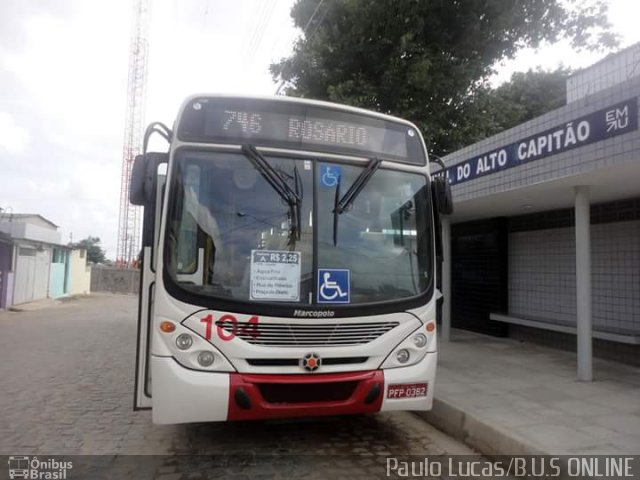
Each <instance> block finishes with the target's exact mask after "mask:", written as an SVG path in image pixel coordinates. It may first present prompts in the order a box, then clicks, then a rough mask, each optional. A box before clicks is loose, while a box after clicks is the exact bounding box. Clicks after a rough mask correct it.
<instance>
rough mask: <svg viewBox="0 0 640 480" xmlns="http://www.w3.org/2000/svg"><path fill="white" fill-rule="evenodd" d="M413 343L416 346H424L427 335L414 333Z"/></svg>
mask: <svg viewBox="0 0 640 480" xmlns="http://www.w3.org/2000/svg"><path fill="white" fill-rule="evenodd" d="M413 344H414V345H415V346H416V347H418V348H422V347H424V346H425V345H426V344H427V336H426V335H425V334H424V333H416V334H415V335H414V336H413Z"/></svg>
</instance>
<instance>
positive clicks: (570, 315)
mask: <svg viewBox="0 0 640 480" xmlns="http://www.w3.org/2000/svg"><path fill="white" fill-rule="evenodd" d="M566 88H567V103H566V105H565V106H563V107H561V108H559V109H557V110H554V111H551V112H548V113H547V114H545V115H542V116H540V117H538V118H535V119H533V120H531V121H528V122H526V123H523V124H521V125H519V126H517V127H514V128H511V129H509V130H506V131H504V132H501V133H500V134H498V135H495V136H492V137H490V138H487V139H485V140H483V141H481V142H478V143H476V144H473V145H470V146H468V147H466V148H463V149H462V150H459V151H457V152H455V153H453V154H451V155H448V156H447V157H445V158H444V161H445V165H446V167H447V168H446V170H445V171H444V172H442V171H441V172H440V174H446V175H447V176H448V177H449V180H450V182H451V184H452V191H453V199H454V205H455V212H454V214H453V215H452V216H451V217H449V218H448V219H446V220H445V221H444V222H443V238H444V263H443V266H442V268H443V277H442V280H443V285H442V290H443V293H444V295H445V297H444V298H445V300H444V305H443V332H442V334H443V337H444V339H445V341H446V340H447V338H448V336H449V326H453V327H457V328H463V329H468V330H474V331H477V332H481V333H486V334H491V335H497V336H509V337H514V338H518V339H521V340H526V341H534V342H541V343H544V344H547V345H553V346H557V347H560V348H567V349H573V350H575V349H576V347H577V350H578V378H579V379H582V380H590V379H591V358H592V354H595V355H596V356H602V357H606V358H610V359H614V360H618V361H622V362H627V363H633V364H636V365H638V364H640V130H639V129H638V97H639V96H640V44H636V45H633V46H631V47H629V48H627V49H625V50H623V51H621V52H619V53H617V54H614V55H610V56H608V57H606V58H605V59H603V60H602V61H600V62H598V63H596V64H595V65H593V66H591V67H589V68H586V69H584V70H582V71H579V72H577V73H575V74H574V75H573V76H571V77H570V78H569V79H568V80H567V85H566Z"/></svg>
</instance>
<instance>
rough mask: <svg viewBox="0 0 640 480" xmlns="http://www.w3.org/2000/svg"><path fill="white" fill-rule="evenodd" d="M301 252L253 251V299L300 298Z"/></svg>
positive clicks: (287, 300) (293, 300) (288, 300)
mask: <svg viewBox="0 0 640 480" xmlns="http://www.w3.org/2000/svg"><path fill="white" fill-rule="evenodd" d="M300 259H301V255H300V252H289V251H285V250H252V251H251V288H250V298H251V300H272V301H277V302H297V301H299V300H300Z"/></svg>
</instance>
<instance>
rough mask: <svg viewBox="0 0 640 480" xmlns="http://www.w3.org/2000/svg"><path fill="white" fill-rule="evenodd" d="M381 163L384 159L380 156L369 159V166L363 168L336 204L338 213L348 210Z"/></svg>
mask: <svg viewBox="0 0 640 480" xmlns="http://www.w3.org/2000/svg"><path fill="white" fill-rule="evenodd" d="M381 163H382V160H380V159H379V158H372V159H371V160H369V163H367V166H366V167H365V168H364V170H362V173H360V175H358V178H356V179H355V181H354V182H353V185H351V187H349V190H347V193H345V194H344V196H343V197H342V198H341V199H340V201H339V202H338V204H337V205H336V208H335V211H336V212H337V213H338V215H340V214H342V213H344V212H345V210H347V209H348V208H349V207H350V206H351V205H352V204H353V202H354V201H355V199H356V198H357V196H358V195H359V194H360V192H361V191H362V189H363V188H364V187H365V186H366V185H367V183H369V180H371V177H372V176H373V174H374V173H376V170H378V168H379V167H380V164H381Z"/></svg>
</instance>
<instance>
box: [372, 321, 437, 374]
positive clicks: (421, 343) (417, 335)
mask: <svg viewBox="0 0 640 480" xmlns="http://www.w3.org/2000/svg"><path fill="white" fill-rule="evenodd" d="M435 341H436V339H435V332H432V333H424V325H421V326H420V327H419V328H417V329H416V330H414V331H413V332H411V334H410V335H408V336H407V337H406V338H405V339H404V340H403V341H402V342H400V344H399V345H398V346H396V348H395V349H394V350H393V351H392V352H391V353H390V354H389V355H388V356H387V358H385V360H384V362H382V365H380V368H382V369H385V368H398V367H408V366H410V365H415V364H416V363H418V362H420V361H421V360H422V359H423V358H424V357H425V356H426V355H427V353H429V352H435Z"/></svg>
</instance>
